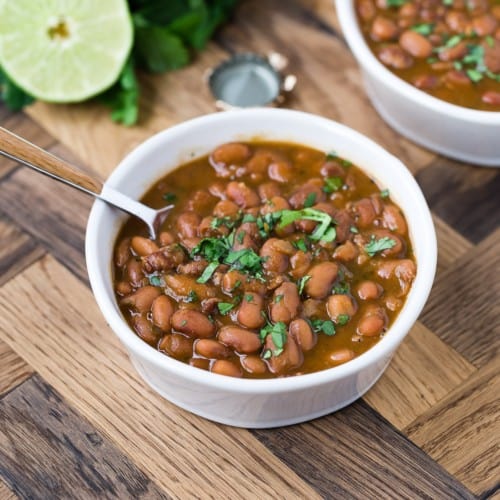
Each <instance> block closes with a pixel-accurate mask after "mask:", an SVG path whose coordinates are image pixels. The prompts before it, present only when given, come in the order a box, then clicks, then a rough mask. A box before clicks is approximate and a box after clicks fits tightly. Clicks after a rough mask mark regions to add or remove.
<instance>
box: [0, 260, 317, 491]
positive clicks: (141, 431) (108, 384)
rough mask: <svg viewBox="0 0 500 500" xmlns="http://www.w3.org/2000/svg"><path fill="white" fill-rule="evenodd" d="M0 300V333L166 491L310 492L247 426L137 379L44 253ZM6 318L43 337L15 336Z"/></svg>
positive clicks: (78, 291) (84, 299) (85, 294)
mask: <svg viewBox="0 0 500 500" xmlns="http://www.w3.org/2000/svg"><path fill="white" fill-rule="evenodd" d="M0 301H1V302H2V304H4V310H5V314H3V315H1V316H0V338H3V339H4V340H5V341H6V342H7V343H8V344H9V345H10V347H11V348H13V349H14V350H15V351H16V352H17V353H19V354H21V355H22V356H23V358H24V359H25V360H26V361H27V362H28V363H29V364H30V365H31V366H33V367H34V368H35V369H36V370H37V372H38V373H39V374H40V375H41V376H42V377H43V378H44V379H45V380H46V381H47V382H48V383H49V384H50V385H51V386H52V387H54V388H55V389H56V390H57V391H58V392H59V393H60V394H61V396H62V397H64V398H65V399H66V400H67V402H68V404H70V405H71V406H73V407H74V408H75V409H77V410H78V411H79V412H80V413H81V414H82V415H83V416H84V417H86V418H87V419H88V420H89V421H90V422H91V423H92V425H94V426H95V427H96V428H98V429H99V430H100V431H101V432H102V433H103V434H104V435H106V436H107V437H108V438H110V439H111V441H113V442H114V443H115V444H116V445H117V446H118V447H119V448H120V449H122V450H123V451H125V452H126V453H127V455H128V456H130V457H131V459H132V460H133V461H134V462H135V463H136V464H138V466H139V467H140V468H141V469H142V470H144V471H145V472H146V473H147V474H148V475H149V476H150V477H151V478H152V479H153V480H154V481H155V482H156V483H157V484H158V485H160V486H161V487H162V488H163V489H164V490H165V491H166V492H167V493H168V494H171V495H173V496H177V497H184V498H185V497H204V498H205V497H210V496H213V497H217V498H224V497H229V498H230V497H231V496H233V495H234V492H238V496H241V497H250V498H251V497H254V498H263V497H286V498H311V499H314V498H318V497H317V494H316V493H315V492H314V490H313V489H311V488H310V487H309V486H307V484H306V483H305V482H304V481H302V480H301V479H300V478H299V477H298V476H297V475H296V474H294V472H292V471H291V470H290V469H288V467H286V465H284V464H283V463H282V462H281V461H280V460H278V459H277V458H276V457H275V456H274V455H273V454H272V453H271V452H269V450H267V449H266V448H265V447H264V446H263V445H262V444H261V443H259V442H258V441H257V440H256V439H255V438H254V437H253V436H252V435H251V434H250V433H249V432H248V431H245V430H243V429H226V428H225V427H224V426H220V425H216V424H214V423H211V422H209V421H207V420H204V419H201V418H199V417H196V416H194V415H191V414H189V413H187V412H185V411H183V410H180V409H179V408H177V407H175V406H174V405H172V404H170V403H168V402H167V401H166V400H164V399H163V398H161V397H160V396H158V395H157V394H156V393H154V392H153V391H152V390H150V389H149V388H148V387H146V385H145V383H144V382H142V380H140V379H139V377H138V375H136V373H135V370H134V369H133V367H132V365H131V364H130V361H129V360H128V358H127V355H126V353H125V351H124V349H123V348H122V347H121V346H120V345H119V343H118V340H117V339H116V337H115V336H114V335H113V334H112V332H111V331H110V330H109V328H108V327H107V326H106V324H105V322H104V319H103V318H102V317H101V314H100V313H99V311H98V309H97V306H96V305H95V303H94V300H93V298H92V296H91V294H90V292H89V290H88V289H87V288H85V287H84V286H83V285H82V284H81V283H80V282H79V281H78V280H77V279H76V278H75V277H74V276H72V275H71V274H70V273H69V272H68V271H67V270H66V269H64V268H63V267H62V266H61V265H60V264H58V263H57V262H56V261H55V260H54V259H52V258H51V257H46V258H44V259H43V260H41V261H39V262H37V263H36V264H34V265H33V266H32V267H31V268H29V269H27V270H26V271H25V272H23V273H22V274H20V275H18V276H17V277H16V278H14V279H13V280H11V281H10V282H9V283H8V284H7V285H5V286H4V287H2V288H1V289H0ZM28 306H29V310H30V314H29V315H27V314H25V310H26V308H27V307H28ZM61 311H64V315H62V314H61ZM13 324H14V325H16V332H17V331H23V332H27V331H39V330H42V331H43V335H36V336H35V337H33V338H31V337H30V338H28V336H24V335H17V334H16V332H14V331H13V328H12V325H13ZM54 360H57V362H54ZM118 416H119V417H118ZM193 471H196V480H193V475H192V474H193Z"/></svg>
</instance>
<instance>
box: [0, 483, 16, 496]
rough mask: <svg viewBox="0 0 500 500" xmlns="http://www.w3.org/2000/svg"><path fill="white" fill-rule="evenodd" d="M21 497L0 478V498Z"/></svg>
mask: <svg viewBox="0 0 500 500" xmlns="http://www.w3.org/2000/svg"><path fill="white" fill-rule="evenodd" d="M18 498H19V497H18V496H17V495H16V494H15V493H14V492H13V491H12V490H11V489H10V488H9V487H8V486H7V485H6V484H5V483H4V482H3V481H2V480H1V479H0V500H17V499H18Z"/></svg>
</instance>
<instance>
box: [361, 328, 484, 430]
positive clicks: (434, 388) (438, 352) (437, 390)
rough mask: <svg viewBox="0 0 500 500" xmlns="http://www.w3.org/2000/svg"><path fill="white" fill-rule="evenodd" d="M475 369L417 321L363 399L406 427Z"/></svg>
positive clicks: (394, 422) (394, 423)
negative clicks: (384, 370) (377, 380)
mask: <svg viewBox="0 0 500 500" xmlns="http://www.w3.org/2000/svg"><path fill="white" fill-rule="evenodd" d="M474 371H475V368H474V366H472V365H471V364H470V363H468V362H467V361H466V360H465V359H464V358H462V357H461V356H460V355H459V354H458V353H457V352H455V351H454V350H453V349H451V348H450V347H449V346H448V345H447V344H445V343H444V342H443V341H442V340H440V339H439V337H438V336H437V335H435V334H434V333H432V332H430V331H429V330H428V329H427V328H425V327H424V326H423V325H422V324H421V323H416V324H415V326H414V327H413V328H412V330H411V332H410V333H409V334H408V336H407V337H406V339H405V340H404V342H403V343H402V344H401V346H400V347H399V349H398V351H397V352H396V355H395V356H394V358H393V360H392V361H391V364H390V365H389V367H388V368H387V370H386V372H385V373H384V375H383V376H382V378H381V379H380V380H379V382H378V383H377V384H375V386H374V387H373V388H372V389H371V390H370V391H369V392H368V393H367V394H366V395H365V396H364V398H363V399H364V400H365V401H366V402H367V403H368V404H369V405H370V406H371V407H372V408H374V409H375V410H377V411H378V412H379V413H380V414H381V415H382V416H383V417H384V418H386V419H387V420H388V421H389V422H391V423H392V424H393V425H394V426H395V427H396V428H398V429H400V430H401V429H403V428H404V427H406V426H407V425H408V424H410V422H412V421H413V420H415V418H417V417H418V416H419V415H421V414H423V413H424V412H425V411H427V410H428V409H429V408H431V407H432V406H433V405H434V404H436V402H438V401H439V400H440V399H442V398H443V397H445V396H446V395H447V394H449V393H450V392H451V391H452V390H453V389H454V388H455V387H457V386H459V385H460V384H461V383H462V382H463V381H464V380H466V379H467V378H468V377H469V376H470V375H471V374H472V373H473V372H474Z"/></svg>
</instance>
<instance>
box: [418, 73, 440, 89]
mask: <svg viewBox="0 0 500 500" xmlns="http://www.w3.org/2000/svg"><path fill="white" fill-rule="evenodd" d="M413 85H415V87H417V89H421V90H430V89H434V88H436V87H437V86H438V85H439V78H438V77H437V76H436V75H419V76H417V77H416V78H414V79H413Z"/></svg>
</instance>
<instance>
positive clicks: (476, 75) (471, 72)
mask: <svg viewBox="0 0 500 500" xmlns="http://www.w3.org/2000/svg"><path fill="white" fill-rule="evenodd" d="M465 72H466V73H467V76H468V77H469V79H470V80H471V81H473V82H474V83H477V82H480V81H481V80H482V79H483V73H481V72H480V71H478V70H477V69H468V70H466V71H465Z"/></svg>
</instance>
